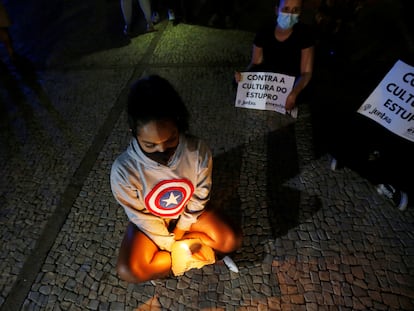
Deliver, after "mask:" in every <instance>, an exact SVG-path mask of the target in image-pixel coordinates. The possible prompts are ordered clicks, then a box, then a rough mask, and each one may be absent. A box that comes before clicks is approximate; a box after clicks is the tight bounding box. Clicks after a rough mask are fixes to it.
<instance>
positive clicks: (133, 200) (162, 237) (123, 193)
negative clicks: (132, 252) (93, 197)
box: [110, 164, 175, 251]
mask: <svg viewBox="0 0 414 311" xmlns="http://www.w3.org/2000/svg"><path fill="white" fill-rule="evenodd" d="M128 174H130V172H129V171H127V170H124V169H123V168H122V167H119V166H118V165H117V164H115V165H113V166H112V170H111V178H110V180H111V190H112V193H113V195H114V197H115V199H116V201H117V202H118V203H119V204H120V205H121V206H122V207H123V208H124V211H125V213H126V215H127V216H128V219H129V220H130V221H131V222H132V223H134V224H135V225H136V226H137V227H138V228H139V230H141V231H142V232H144V233H145V234H146V235H147V236H148V237H149V238H150V239H151V240H152V241H153V242H154V243H155V244H157V246H158V247H159V248H160V249H164V250H167V251H171V248H172V244H173V243H174V241H175V240H174V235H173V234H172V233H170V232H168V228H167V226H166V225H165V222H164V220H163V219H161V218H160V217H158V216H155V215H153V214H150V213H146V212H145V210H146V208H145V206H144V205H143V203H142V202H141V201H140V199H139V198H138V195H139V194H138V193H139V192H140V191H139V189H140V188H141V186H140V185H139V184H134V183H137V179H136V178H130V177H131V176H129V175H128Z"/></svg>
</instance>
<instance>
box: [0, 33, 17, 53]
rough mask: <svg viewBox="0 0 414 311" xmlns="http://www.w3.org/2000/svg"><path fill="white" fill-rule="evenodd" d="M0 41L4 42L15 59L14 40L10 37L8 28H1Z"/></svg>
mask: <svg viewBox="0 0 414 311" xmlns="http://www.w3.org/2000/svg"><path fill="white" fill-rule="evenodd" d="M0 41H1V42H3V44H4V45H5V47H6V50H7V53H8V54H9V56H10V58H12V59H13V56H14V49H13V44H12V40H11V38H10V34H9V30H8V29H7V28H0Z"/></svg>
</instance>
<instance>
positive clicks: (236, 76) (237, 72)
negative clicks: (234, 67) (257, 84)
mask: <svg viewBox="0 0 414 311" xmlns="http://www.w3.org/2000/svg"><path fill="white" fill-rule="evenodd" d="M241 79H242V75H241V73H240V72H239V71H236V72H235V73H234V81H236V82H237V83H239V82H240V80H241Z"/></svg>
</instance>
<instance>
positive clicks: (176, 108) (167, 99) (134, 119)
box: [127, 75, 189, 137]
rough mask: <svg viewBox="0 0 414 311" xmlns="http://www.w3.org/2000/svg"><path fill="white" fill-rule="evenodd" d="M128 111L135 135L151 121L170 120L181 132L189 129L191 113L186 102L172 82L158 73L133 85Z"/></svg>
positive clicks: (130, 124) (129, 121)
mask: <svg viewBox="0 0 414 311" xmlns="http://www.w3.org/2000/svg"><path fill="white" fill-rule="evenodd" d="M127 113H128V123H129V126H130V128H131V130H132V134H133V136H134V137H136V136H137V134H138V133H137V130H138V129H139V128H140V127H141V126H143V125H145V124H146V123H148V122H151V121H161V120H170V121H173V122H174V123H175V125H176V126H177V128H178V131H179V132H180V133H183V132H186V131H187V130H188V119H189V114H188V110H187V108H186V106H185V105H184V102H183V101H182V99H181V97H180V95H179V94H178V93H177V91H176V90H175V89H174V87H173V86H172V85H171V84H170V82H168V81H167V80H166V79H164V78H162V77H160V76H158V75H151V76H148V77H145V78H141V79H139V80H137V81H136V82H135V83H134V84H133V85H132V86H131V89H130V92H129V96H128V108H127Z"/></svg>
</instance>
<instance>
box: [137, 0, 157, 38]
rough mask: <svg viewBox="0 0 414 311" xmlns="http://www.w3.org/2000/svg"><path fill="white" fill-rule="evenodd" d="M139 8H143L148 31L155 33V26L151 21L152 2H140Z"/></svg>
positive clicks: (146, 0) (142, 0)
mask: <svg viewBox="0 0 414 311" xmlns="http://www.w3.org/2000/svg"><path fill="white" fill-rule="evenodd" d="M139 6H140V7H141V10H142V13H143V14H144V18H145V20H146V22H147V30H148V31H153V30H154V25H153V23H152V20H151V2H150V0H139Z"/></svg>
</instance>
